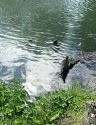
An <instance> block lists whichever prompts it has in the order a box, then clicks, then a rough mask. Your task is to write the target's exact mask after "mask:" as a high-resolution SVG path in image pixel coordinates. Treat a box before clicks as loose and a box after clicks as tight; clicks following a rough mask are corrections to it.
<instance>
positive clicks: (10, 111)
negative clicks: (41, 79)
mask: <svg viewBox="0 0 96 125" xmlns="http://www.w3.org/2000/svg"><path fill="white" fill-rule="evenodd" d="M93 91H94V90H92V91H87V90H86V88H81V87H80V86H79V85H77V84H76V83H74V84H73V85H72V86H71V87H69V88H68V89H67V90H61V89H59V90H56V91H55V92H49V93H47V94H45V95H43V96H40V97H36V101H35V102H34V103H32V102H29V101H28V99H29V96H28V94H27V92H26V91H25V90H24V87H23V86H22V83H20V81H19V80H18V79H14V80H13V81H12V82H11V83H10V84H7V85H6V83H5V82H4V81H2V80H1V81H0V125H69V122H71V124H72V125H80V123H81V120H82V114H83V112H84V109H85V104H86V101H88V100H96V96H95V95H94V94H93ZM71 124H70V125H71Z"/></svg>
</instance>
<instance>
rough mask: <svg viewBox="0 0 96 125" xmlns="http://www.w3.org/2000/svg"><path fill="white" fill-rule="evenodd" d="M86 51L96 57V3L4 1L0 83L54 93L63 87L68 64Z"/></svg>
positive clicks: (32, 91) (76, 0)
mask: <svg viewBox="0 0 96 125" xmlns="http://www.w3.org/2000/svg"><path fill="white" fill-rule="evenodd" d="M55 39H57V40H58V42H59V46H58V47H54V45H53V41H54V40H55ZM80 51H96V1H95V0H0V78H2V79H4V80H7V81H8V80H11V79H12V77H13V75H14V74H15V75H16V76H17V77H19V78H22V82H23V83H25V88H26V90H27V91H28V92H29V94H32V95H37V94H39V93H42V92H44V91H50V90H52V89H54V88H56V87H58V84H59V85H63V82H62V79H61V78H60V77H59V72H60V67H61V62H62V60H63V59H64V58H65V56H66V55H70V56H74V55H76V54H77V53H79V52H80ZM65 86H66V85H65Z"/></svg>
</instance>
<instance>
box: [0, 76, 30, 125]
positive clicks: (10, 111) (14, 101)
mask: <svg viewBox="0 0 96 125" xmlns="http://www.w3.org/2000/svg"><path fill="white" fill-rule="evenodd" d="M27 100H28V94H27V92H26V91H25V90H24V86H23V85H22V84H21V83H20V80H19V79H17V78H15V79H14V80H12V81H11V82H10V84H6V83H5V82H4V81H2V80H0V122H1V123H2V124H4V125H7V124H8V125H10V124H12V122H13V124H19V122H20V119H21V121H22V120H23V111H24V110H25V108H26V105H25V104H26V102H27Z"/></svg>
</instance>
